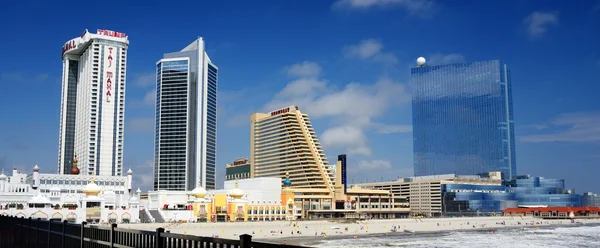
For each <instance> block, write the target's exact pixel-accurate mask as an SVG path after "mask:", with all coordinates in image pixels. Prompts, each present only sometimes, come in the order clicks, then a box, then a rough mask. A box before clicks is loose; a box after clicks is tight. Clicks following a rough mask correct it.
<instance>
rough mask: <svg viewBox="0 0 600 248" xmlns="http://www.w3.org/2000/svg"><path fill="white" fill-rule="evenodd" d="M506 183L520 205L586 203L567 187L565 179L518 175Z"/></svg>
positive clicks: (557, 205) (578, 204)
mask: <svg viewBox="0 0 600 248" xmlns="http://www.w3.org/2000/svg"><path fill="white" fill-rule="evenodd" d="M506 184H507V185H508V186H509V187H507V190H508V191H509V192H512V193H515V196H516V198H517V201H518V202H519V205H520V206H548V207H580V206H582V205H583V204H584V199H583V197H582V196H581V195H579V194H573V193H572V192H571V190H568V189H565V180H564V179H546V178H543V177H532V176H518V177H517V178H516V179H513V180H511V181H508V182H506Z"/></svg>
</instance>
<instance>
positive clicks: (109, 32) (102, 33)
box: [97, 29, 127, 38]
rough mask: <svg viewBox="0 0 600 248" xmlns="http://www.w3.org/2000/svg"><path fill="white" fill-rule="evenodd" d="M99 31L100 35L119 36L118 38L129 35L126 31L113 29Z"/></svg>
mask: <svg viewBox="0 0 600 248" xmlns="http://www.w3.org/2000/svg"><path fill="white" fill-rule="evenodd" d="M97 33H98V34H99V35H106V36H111V37H117V38H125V37H127V35H126V34H125V33H121V32H116V31H112V30H105V29H98V32H97Z"/></svg>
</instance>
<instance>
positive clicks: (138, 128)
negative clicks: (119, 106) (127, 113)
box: [127, 117, 156, 133]
mask: <svg viewBox="0 0 600 248" xmlns="http://www.w3.org/2000/svg"><path fill="white" fill-rule="evenodd" d="M155 121H156V120H155V119H154V117H139V118H130V119H128V121H127V124H128V125H127V131H130V132H136V133H148V132H154V123H155Z"/></svg>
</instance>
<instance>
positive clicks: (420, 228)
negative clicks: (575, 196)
mask: <svg viewBox="0 0 600 248" xmlns="http://www.w3.org/2000/svg"><path fill="white" fill-rule="evenodd" d="M581 224H600V219H595V220H594V219H588V220H576V221H575V223H572V221H571V220H543V219H538V218H532V217H522V218H521V217H462V218H428V219H413V218H408V219H390V220H367V221H356V222H354V221H325V220H322V221H297V222H296V221H294V222H289V221H287V222H286V221H273V222H232V223H177V224H169V223H152V224H120V225H119V227H121V228H132V229H140V230H155V229H156V228H158V227H163V228H165V229H166V230H168V231H170V232H172V233H181V234H189V235H197V236H208V237H212V236H218V237H219V238H226V239H238V238H239V235H242V234H250V235H252V237H253V238H252V239H253V240H262V241H266V242H273V243H283V242H284V240H285V242H286V243H287V244H300V243H303V244H305V243H307V242H311V241H313V242H314V241H317V240H322V239H327V238H329V239H331V238H364V237H367V236H372V235H400V234H411V233H427V232H447V231H459V230H465V231H467V230H490V231H493V230H494V229H498V228H511V227H512V228H517V227H545V226H564V225H581ZM394 228H395V231H394Z"/></svg>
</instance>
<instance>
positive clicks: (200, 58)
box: [154, 38, 219, 190]
mask: <svg viewBox="0 0 600 248" xmlns="http://www.w3.org/2000/svg"><path fill="white" fill-rule="evenodd" d="M218 70H219V69H218V68H217V66H216V65H215V64H213V63H212V62H211V61H210V58H209V57H208V54H206V52H205V47H204V40H202V38H198V39H197V40H195V41H194V42H192V43H191V44H189V45H188V46H186V47H185V48H184V49H183V50H181V51H179V52H174V53H167V54H165V55H164V58H163V59H161V60H159V61H158V62H157V63H156V130H155V132H156V133H155V138H154V190H193V189H194V188H196V186H198V185H201V186H202V187H203V188H205V189H207V190H211V189H215V188H216V183H215V181H216V177H215V169H216V156H217V82H218V78H217V77H218Z"/></svg>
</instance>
